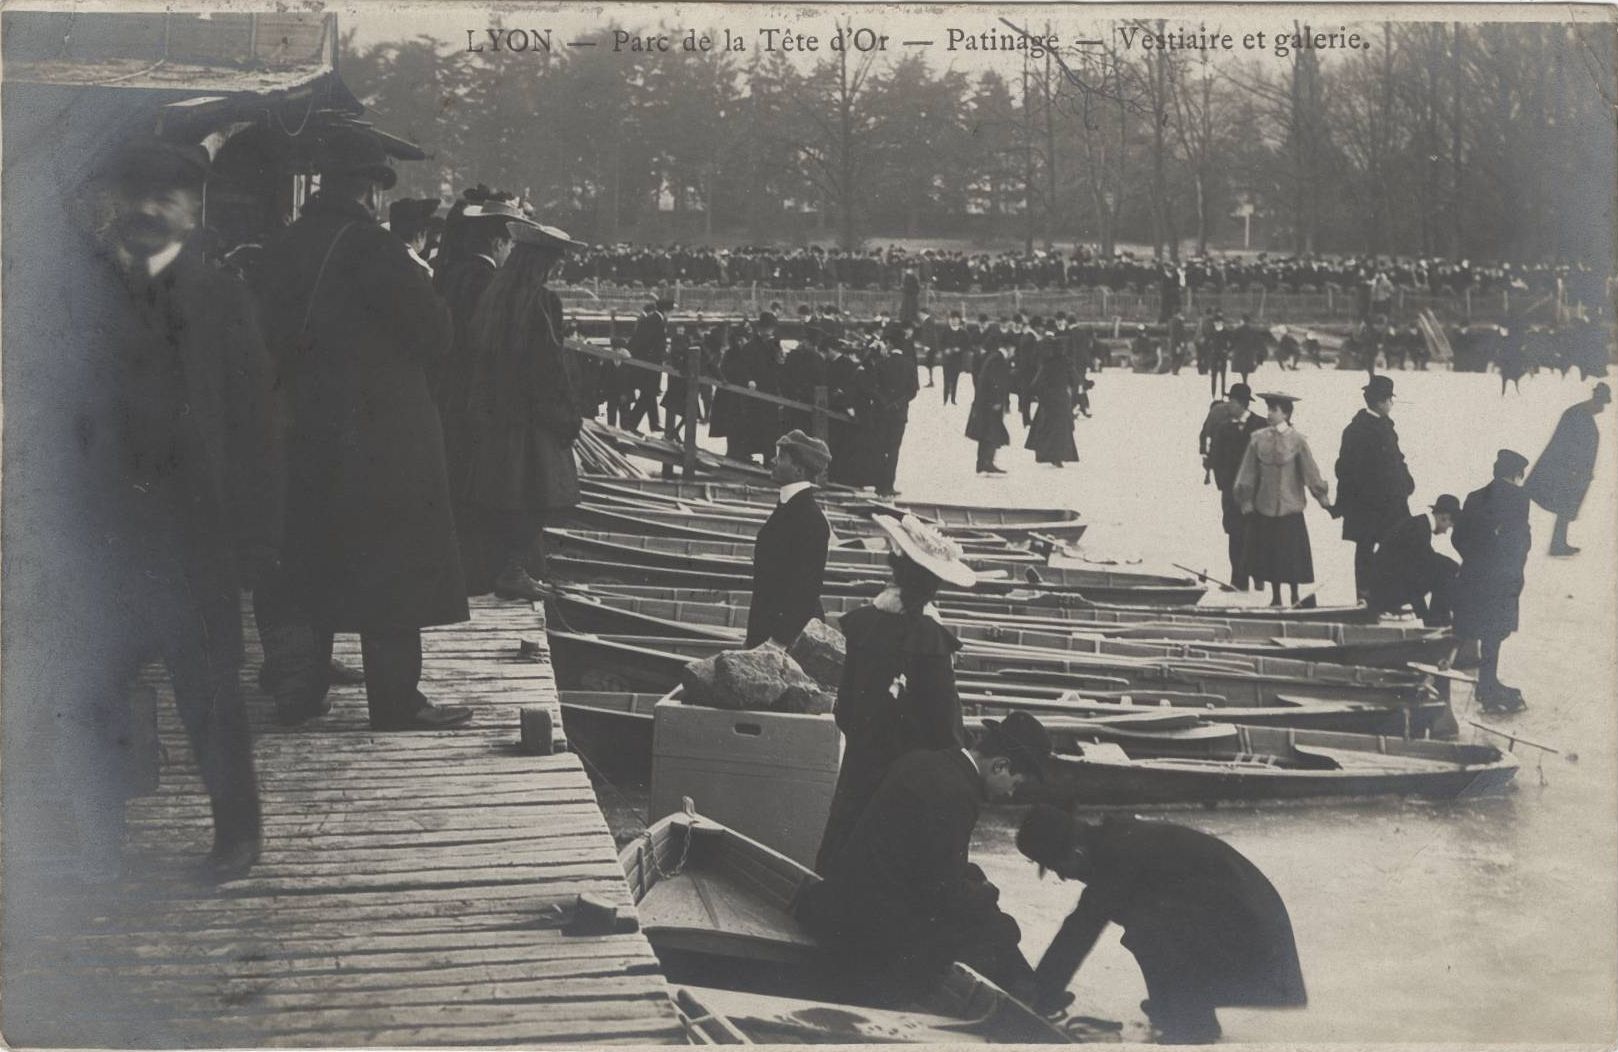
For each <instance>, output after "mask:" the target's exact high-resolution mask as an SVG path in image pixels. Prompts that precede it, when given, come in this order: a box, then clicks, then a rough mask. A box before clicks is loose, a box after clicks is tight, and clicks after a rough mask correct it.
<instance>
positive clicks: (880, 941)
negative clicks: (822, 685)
mask: <svg viewBox="0 0 1618 1052" xmlns="http://www.w3.org/2000/svg"><path fill="white" fill-rule="evenodd" d="M1050 752H1051V739H1050V734H1049V733H1048V732H1047V731H1046V730H1045V728H1044V727H1043V726H1042V725H1041V724H1040V723H1039V721H1038V720H1036V719H1034V717H1032V716H1030V715H1029V714H1028V713H1026V712H1013V713H1011V714H1010V715H1008V716H1007V717H1006V718H1005V719H1004V720H984V721H983V731H982V733H981V734H980V735H979V736H978V738H977V740H976V741H974V742H973V743H972V744H971V745H970V746H968V747H967V748H964V749H918V750H916V751H914V752H910V753H907V754H905V755H904V756H902V757H900V758H899V759H898V760H897V761H895V762H894V764H893V766H892V767H891V768H889V770H888V773H887V776H886V777H885V778H883V780H882V783H881V785H880V786H879V787H878V788H877V790H876V793H875V795H874V796H872V797H871V801H870V803H869V804H867V805H866V807H865V809H864V811H862V812H861V814H860V817H859V819H858V820H857V821H856V822H855V824H854V827H853V830H852V831H851V832H850V834H849V836H848V838H847V840H845V841H844V842H843V845H842V847H841V849H840V850H838V851H837V852H836V853H835V854H834V855H832V856H831V857H830V858H829V859H827V860H826V862H825V865H824V867H823V870H824V871H823V873H822V876H824V878H825V879H824V880H823V881H822V882H821V883H820V884H817V885H813V886H811V887H808V888H805V889H804V892H803V894H802V896H801V898H800V901H799V906H798V917H799V919H800V920H801V921H802V922H803V923H804V925H805V927H807V928H808V929H809V931H810V933H811V934H813V935H814V936H815V937H816V938H817V939H818V940H819V941H820V944H821V947H822V949H823V950H824V951H825V953H826V955H827V957H828V959H829V960H828V963H829V964H831V965H832V966H833V968H834V970H835V973H836V974H837V975H838V977H839V978H840V979H842V980H843V981H844V982H846V983H848V985H849V987H850V988H851V990H852V991H857V992H858V993H860V994H863V995H865V996H870V995H871V994H875V995H876V996H877V997H879V998H881V999H883V1000H891V1001H907V1000H911V999H913V998H914V997H916V996H918V995H920V994H922V993H925V992H926V991H927V990H929V989H930V988H931V987H932V986H933V985H934V984H935V983H937V981H938V980H939V979H941V978H942V977H943V976H944V975H945V973H946V972H947V971H948V969H949V966H950V964H951V962H953V961H960V962H962V963H964V964H967V965H970V966H971V967H973V968H975V969H977V970H978V971H979V972H981V973H983V975H984V976H986V977H987V978H989V979H990V980H991V981H993V982H995V983H997V984H999V985H1000V986H1001V987H1002V988H1004V989H1005V990H1006V991H1007V992H1009V993H1010V994H1011V995H1012V996H1014V997H1018V998H1021V999H1024V1000H1027V999H1028V998H1029V997H1030V996H1031V995H1032V993H1033V979H1034V973H1033V969H1031V968H1030V967H1029V966H1028V962H1027V960H1026V959H1024V957H1023V956H1022V951H1021V950H1020V949H1019V948H1018V941H1019V939H1020V938H1021V930H1020V929H1019V928H1018V926H1017V922H1016V921H1015V920H1013V919H1012V918H1011V917H1010V916H1008V915H1007V914H1005V913H1003V912H1001V910H1000V908H999V906H998V902H999V898H1000V891H999V889H998V888H996V887H995V886H994V885H993V884H991V883H990V882H989V881H988V879H987V878H985V877H984V875H983V871H982V870H981V869H979V868H978V867H977V866H975V865H973V864H972V863H971V862H969V861H968V854H969V852H970V849H971V843H972V830H973V828H974V827H975V826H976V825H977V820H978V812H979V811H980V810H981V809H982V806H983V804H984V803H985V802H989V801H1006V800H1009V799H1011V797H1012V796H1013V795H1014V794H1015V793H1016V791H1017V789H1018V788H1019V787H1020V786H1022V785H1023V784H1025V783H1027V782H1031V781H1038V780H1042V779H1043V778H1044V768H1045V764H1046V761H1047V760H1048V758H1049V757H1050Z"/></svg>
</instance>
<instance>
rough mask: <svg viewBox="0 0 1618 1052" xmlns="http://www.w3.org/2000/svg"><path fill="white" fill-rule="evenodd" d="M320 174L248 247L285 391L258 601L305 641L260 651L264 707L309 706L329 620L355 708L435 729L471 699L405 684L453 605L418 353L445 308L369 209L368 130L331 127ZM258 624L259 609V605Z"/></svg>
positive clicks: (378, 153)
mask: <svg viewBox="0 0 1618 1052" xmlns="http://www.w3.org/2000/svg"><path fill="white" fill-rule="evenodd" d="M318 167H319V171H320V191H319V192H318V193H317V194H315V195H314V196H313V197H311V198H310V199H309V201H308V203H307V204H306V205H305V207H304V212H303V215H302V216H301V217H300V218H299V219H298V221H297V222H296V223H294V224H293V225H292V226H291V227H289V228H288V229H287V230H286V231H285V232H284V233H283V234H282V235H281V237H280V239H279V240H278V241H277V242H276V243H275V244H273V245H271V246H270V248H269V249H268V250H267V252H266V259H265V264H264V287H263V301H264V314H265V319H266V328H267V331H268V336H269V344H270V349H271V351H272V353H273V354H274V355H275V356H276V358H277V360H278V365H279V369H280V383H281V386H282V388H283V390H285V391H286V397H287V406H288V416H289V425H290V438H289V448H288V487H287V541H286V548H285V556H284V562H285V567H286V573H285V574H284V576H283V578H282V579H281V580H280V581H279V582H278V587H277V588H276V589H275V595H274V598H273V601H271V600H270V598H269V597H266V596H262V595H261V596H260V597H259V598H260V599H261V600H263V602H261V604H260V616H261V618H262V617H263V615H264V614H265V613H266V612H268V613H270V615H271V619H272V620H273V621H274V622H276V623H278V624H280V625H287V624H302V625H304V626H306V627H307V629H308V638H309V640H310V641H311V645H309V646H308V647H306V648H302V652H299V653H294V654H289V655H286V656H285V660H283V661H281V662H279V663H278V667H277V668H276V672H275V676H274V678H273V683H274V686H273V687H272V691H273V693H274V694H275V700H276V709H277V715H278V716H279V717H280V719H281V720H282V721H284V722H287V723H299V722H302V721H304V720H307V719H310V718H312V717H316V716H319V715H321V714H323V713H324V712H326V711H327V710H328V708H329V706H330V703H329V701H328V700H327V698H326V693H327V690H328V689H329V687H330V665H329V659H330V656H331V643H332V633H334V632H358V633H359V636H360V647H361V652H362V653H363V655H364V659H365V691H366V700H367V701H368V702H369V705H370V715H371V725H372V727H374V728H376V729H378V730H437V729H442V728H445V727H452V726H455V725H458V724H461V723H465V722H466V721H467V720H469V719H471V716H472V710H471V709H469V708H465V707H454V706H443V707H441V706H437V705H433V704H432V703H430V702H429V701H428V700H427V699H426V698H425V697H423V696H422V694H421V692H420V690H419V689H418V684H419V682H420V679H421V629H422V628H424V627H426V626H429V625H445V624H454V623H456V622H460V621H465V620H466V619H467V616H468V614H467V605H466V586H465V582H464V580H463V578H462V573H461V558H460V552H459V549H458V546H457V544H456V538H455V523H454V521H453V519H452V518H451V511H450V500H449V495H450V491H449V481H448V478H447V476H446V473H445V464H444V439H443V432H442V430H441V428H440V424H439V415H438V410H437V408H436V406H435V405H434V404H433V398H432V395H431V393H430V391H429V386H428V380H427V374H428V369H430V368H431V367H432V366H433V365H435V364H436V363H438V362H439V361H440V360H442V359H443V357H444V355H445V354H447V353H448V351H449V347H450V341H451V336H452V328H451V321H450V313H449V310H448V308H447V307H445V305H444V302H443V301H442V300H440V299H439V298H438V295H437V294H436V293H435V292H434V291H433V287H432V282H431V280H430V279H429V278H428V276H427V274H426V273H425V272H424V271H423V270H422V268H421V267H419V266H417V265H416V263H415V262H414V261H413V260H411V258H410V254H409V253H408V252H407V251H405V247H404V245H403V244H401V243H400V241H399V240H398V239H397V238H395V237H393V236H392V235H391V234H389V233H388V232H387V231H386V230H383V229H382V227H381V226H379V225H378V224H377V222H376V218H375V215H374V213H373V211H372V209H373V203H374V202H375V200H376V195H377V192H378V191H379V190H386V189H388V188H389V187H391V186H392V185H393V184H394V182H395V175H394V172H393V169H392V168H391V167H389V165H388V163H387V155H386V153H385V152H384V150H383V148H382V142H381V140H380V139H379V138H378V137H377V136H376V135H375V134H374V133H373V132H371V131H369V130H368V129H363V128H339V129H336V130H335V131H333V132H332V133H330V134H329V136H328V138H327V139H326V140H325V142H324V143H323V144H322V148H321V150H320V155H319V157H318ZM260 627H261V631H262V629H263V622H262V621H261V623H260Z"/></svg>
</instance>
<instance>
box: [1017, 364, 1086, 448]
mask: <svg viewBox="0 0 1618 1052" xmlns="http://www.w3.org/2000/svg"><path fill="white" fill-rule="evenodd" d="M1078 391H1079V377H1078V374H1077V373H1076V372H1075V371H1074V369H1073V365H1072V363H1071V362H1070V361H1069V360H1068V357H1067V355H1065V354H1062V353H1060V352H1059V351H1053V352H1052V353H1050V354H1049V355H1047V356H1046V358H1045V364H1044V365H1041V366H1040V367H1039V373H1038V375H1036V376H1035V377H1034V383H1033V387H1032V395H1033V398H1034V400H1035V401H1036V402H1037V403H1038V406H1037V408H1036V409H1035V410H1034V423H1033V426H1032V427H1030V428H1029V429H1028V437H1027V438H1026V439H1024V440H1023V448H1025V449H1031V450H1033V451H1034V455H1035V457H1036V459H1038V460H1040V461H1041V462H1050V463H1065V462H1071V461H1075V460H1078V459H1079V449H1078V446H1076V445H1075V444H1074V442H1073V402H1074V399H1075V398H1076V397H1077V395H1078Z"/></svg>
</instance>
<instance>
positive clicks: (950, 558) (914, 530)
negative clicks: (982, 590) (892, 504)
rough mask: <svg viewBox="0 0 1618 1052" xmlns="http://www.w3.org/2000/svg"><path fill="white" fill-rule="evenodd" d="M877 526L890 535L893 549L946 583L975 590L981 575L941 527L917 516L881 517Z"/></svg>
mask: <svg viewBox="0 0 1618 1052" xmlns="http://www.w3.org/2000/svg"><path fill="white" fill-rule="evenodd" d="M876 524H877V525H878V526H880V527H882V531H883V532H884V533H886V534H887V535H888V540H889V541H890V542H891V543H892V546H893V550H894V551H896V552H898V553H899V554H900V555H903V556H904V557H905V558H907V559H909V560H910V561H911V562H913V563H915V564H916V565H917V566H920V567H921V568H922V569H923V570H926V571H927V572H928V573H930V574H932V575H933V576H934V577H937V578H938V579H939V580H941V581H943V582H944V583H946V584H952V585H955V586H956V587H957V588H971V587H972V586H973V585H975V584H977V580H978V575H977V574H976V573H975V572H974V571H973V570H972V568H971V567H970V566H968V565H966V562H965V560H964V559H963V557H962V553H961V546H960V545H959V544H956V543H955V542H954V541H953V540H951V539H950V538H948V537H946V536H944V534H943V533H941V532H940V531H939V530H938V528H937V527H935V526H932V525H929V524H928V523H925V522H922V521H921V520H920V519H918V518H916V517H915V516H914V515H906V516H904V517H903V518H895V517H894V516H892V515H878V516H877V517H876Z"/></svg>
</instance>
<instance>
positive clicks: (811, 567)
mask: <svg viewBox="0 0 1618 1052" xmlns="http://www.w3.org/2000/svg"><path fill="white" fill-rule="evenodd" d="M830 541H831V526H830V525H829V524H828V523H827V522H826V516H825V514H824V513H823V512H822V511H821V510H820V505H819V504H817V503H816V502H815V493H814V489H813V488H810V489H805V490H800V491H799V492H797V493H795V494H793V496H792V499H791V500H789V501H787V502H786V503H785V504H777V505H776V506H775V509H774V510H773V511H771V512H770V517H769V518H768V519H765V520H764V525H763V526H762V527H760V528H759V531H758V538H757V539H756V540H755V541H754V542H753V598H752V600H751V603H750V605H749V606H748V608H747V645H748V647H756V646H758V645H759V644H760V643H763V642H764V641H765V640H767V639H773V640H775V641H776V642H777V643H780V644H781V645H782V646H791V645H792V641H793V640H794V639H797V638H798V633H799V632H802V631H803V626H804V625H806V624H808V623H809V620H810V619H811V618H816V617H825V616H826V612H825V609H824V608H823V607H822V606H821V605H820V589H821V585H822V584H823V583H824V582H825V577H826V548H827V545H828V544H829V543H830Z"/></svg>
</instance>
